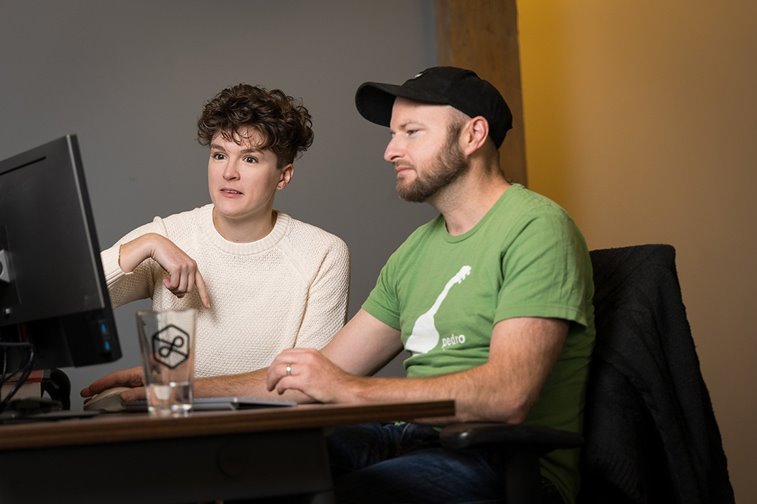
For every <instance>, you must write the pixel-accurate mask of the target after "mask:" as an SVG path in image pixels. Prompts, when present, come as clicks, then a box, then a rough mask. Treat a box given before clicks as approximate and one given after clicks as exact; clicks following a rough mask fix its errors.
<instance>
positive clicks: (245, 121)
mask: <svg viewBox="0 0 757 504" xmlns="http://www.w3.org/2000/svg"><path fill="white" fill-rule="evenodd" d="M311 125H312V122H311V118H310V114H309V113H308V111H307V109H306V108H305V107H304V106H302V104H301V103H299V102H298V101H296V100H294V99H293V98H292V97H290V96H287V95H286V94H284V93H283V92H282V91H280V90H270V91H269V90H266V89H263V88H261V87H256V86H251V85H247V84H239V85H236V86H233V87H231V88H228V89H224V90H223V91H221V92H220V93H219V94H218V95H216V96H215V97H214V98H213V99H212V100H210V101H209V102H208V103H207V104H206V105H205V107H204V109H203V112H202V117H201V118H200V119H199V121H198V140H199V142H200V143H201V144H203V145H208V146H209V149H210V156H209V160H208V188H209V191H210V199H211V201H212V203H211V204H208V205H205V206H202V207H200V208H195V209H194V210H190V211H187V212H183V213H179V214H175V215H171V216H169V217H165V218H160V217H156V218H155V219H154V220H153V221H152V222H151V223H149V224H146V225H144V226H142V227H139V228H137V229H135V230H134V231H132V232H131V233H129V234H127V235H126V236H124V237H123V238H122V239H121V240H119V241H118V242H117V243H116V244H115V245H113V246H112V247H111V248H109V249H107V250H104V251H103V252H102V262H103V268H104V270H105V276H106V280H107V284H108V289H109V292H110V295H111V300H112V303H113V305H114V306H119V305H122V304H125V303H128V302H130V301H134V300H137V299H144V298H152V305H153V309H155V310H181V309H185V308H198V318H197V331H196V332H197V340H196V348H195V366H196V370H195V375H196V376H198V377H202V376H217V375H221V374H231V373H241V372H246V371H251V370H255V369H259V368H262V367H265V366H267V365H268V364H269V363H270V362H271V360H272V359H273V358H274V357H275V356H276V354H278V353H279V352H280V351H281V350H282V349H284V348H293V347H313V348H321V347H323V346H324V345H325V344H326V343H327V342H328V341H329V340H330V339H331V338H332V336H333V335H334V334H335V333H336V332H337V330H339V328H340V327H341V326H342V325H343V324H344V321H345V317H346V310H347V294H348V287H349V253H348V250H347V246H346V245H345V243H344V242H343V241H342V240H341V239H339V238H338V237H336V236H334V235H332V234H329V233H327V232H326V231H323V230H322V229H319V228H317V227H315V226H311V225H309V224H305V223H304V222H301V221H298V220H296V219H294V218H292V217H290V216H289V215H287V214H284V213H282V212H279V211H276V210H274V199H275V195H276V193H277V192H278V191H280V190H282V189H284V188H285V187H286V186H287V185H288V184H289V183H290V182H291V180H292V175H293V173H294V165H293V163H294V159H295V157H296V156H297V155H298V154H300V153H301V152H303V151H305V150H307V148H308V147H310V145H311V144H312V141H313V131H312V129H311ZM85 391H86V389H85ZM85 391H82V393H83V395H86V394H85Z"/></svg>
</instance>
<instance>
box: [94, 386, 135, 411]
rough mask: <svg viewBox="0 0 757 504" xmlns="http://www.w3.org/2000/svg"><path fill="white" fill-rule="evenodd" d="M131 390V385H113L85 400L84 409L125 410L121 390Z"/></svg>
mask: <svg viewBox="0 0 757 504" xmlns="http://www.w3.org/2000/svg"><path fill="white" fill-rule="evenodd" d="M126 390H129V387H113V388H109V389H105V390H103V391H102V392H100V393H99V394H95V395H93V396H92V397H90V398H89V399H87V400H86V401H84V410H85V411H89V410H97V411H110V412H114V411H123V409H124V406H123V404H122V403H121V392H124V391H126Z"/></svg>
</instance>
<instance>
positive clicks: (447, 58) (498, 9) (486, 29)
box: [435, 0, 528, 184]
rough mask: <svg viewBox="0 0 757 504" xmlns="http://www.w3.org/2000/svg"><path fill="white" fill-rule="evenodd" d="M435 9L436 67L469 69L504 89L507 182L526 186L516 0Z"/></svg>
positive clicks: (441, 1)
mask: <svg viewBox="0 0 757 504" xmlns="http://www.w3.org/2000/svg"><path fill="white" fill-rule="evenodd" d="M435 8H436V13H435V17H436V48H437V62H438V64H439V65H450V66H457V67H463V68H470V69H471V70H473V71H475V72H476V73H477V74H478V75H479V76H481V77H482V78H484V79H486V80H488V81H489V82H491V83H492V84H494V86H496V87H497V89H499V90H500V92H501V93H502V95H503V96H504V97H505V101H507V104H508V105H509V106H510V109H511V110H512V113H513V129H512V130H510V131H509V132H508V134H507V137H506V138H505V141H504V143H503V144H502V147H500V167H501V168H502V171H503V172H504V173H505V176H506V177H507V178H508V179H509V180H511V181H513V182H520V183H522V184H526V183H527V182H528V178H527V174H526V148H525V134H524V128H523V96H522V90H521V80H520V55H519V49H518V16H517V9H516V6H515V0H436V5H435Z"/></svg>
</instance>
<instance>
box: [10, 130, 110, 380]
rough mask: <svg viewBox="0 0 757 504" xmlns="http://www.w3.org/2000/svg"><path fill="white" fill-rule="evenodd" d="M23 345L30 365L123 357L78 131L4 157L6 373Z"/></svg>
mask: <svg viewBox="0 0 757 504" xmlns="http://www.w3.org/2000/svg"><path fill="white" fill-rule="evenodd" d="M19 343H20V344H19ZM14 344H15V345H18V351H15V352H14V351H13V350H14V346H13V345H14ZM22 346H23V347H24V350H25V351H27V352H28V350H29V349H33V354H34V359H33V362H32V363H31V366H32V367H33V369H53V368H58V367H78V366H87V365H92V364H100V363H107V362H111V361H114V360H117V359H119V358H120V357H121V347H120V345H119V342H118V336H117V334H116V325H115V321H114V319H113V312H112V309H111V305H110V297H109V295H108V289H107V286H106V284H105V278H104V275H103V270H102V264H101V261H100V247H99V244H98V241H97V235H96V233H95V225H94V220H93V218H92V210H91V208H90V202H89V196H88V193H87V187H86V184H85V180H84V171H83V170H82V163H81V156H80V153H79V145H78V141H77V138H76V135H67V136H65V137H62V138H59V139H57V140H54V141H52V142H49V143H46V144H44V145H40V146H39V147H36V148H33V149H31V150H28V151H26V152H23V153H21V154H18V155H16V156H13V157H11V158H9V159H6V160H4V161H0V361H2V362H1V363H0V364H2V366H3V373H6V372H8V371H12V370H13V369H12V368H13V367H16V368H19V367H20V366H21V365H22V364H23V362H24V360H25V359H26V357H27V356H25V355H23V353H24V352H23V351H22V350H21V348H20V347H22ZM27 364H29V363H27Z"/></svg>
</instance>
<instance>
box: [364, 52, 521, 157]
mask: <svg viewBox="0 0 757 504" xmlns="http://www.w3.org/2000/svg"><path fill="white" fill-rule="evenodd" d="M398 96H399V97H401V98H407V99H408V100H413V101H418V102H424V103H433V104H436V105H450V106H452V107H454V108H456V109H457V110H459V111H461V112H463V113H465V114H467V115H469V116H470V117H476V116H483V117H484V118H485V119H486V120H487V122H488V123H489V136H490V137H491V139H492V140H493V141H494V145H496V146H497V147H498V148H499V146H500V145H502V141H503V140H504V139H505V134H506V133H507V131H508V130H509V129H510V128H512V126H513V115H512V113H511V112H510V107H508V106H507V103H506V102H505V99H504V98H502V95H501V94H500V93H499V91H497V88H495V87H494V86H492V85H491V84H490V83H489V82H488V81H485V80H484V79H482V78H480V77H479V76H478V75H476V73H475V72H473V71H471V70H466V69H464V68H456V67H449V66H441V67H431V68H428V69H426V70H424V71H422V72H420V73H419V74H417V75H416V76H415V77H412V78H410V79H408V80H406V81H405V83H404V84H402V85H401V86H397V85H394V84H383V83H380V82H365V83H363V84H361V85H360V87H359V88H358V89H357V92H356V93H355V105H356V106H357V110H358V112H360V115H362V116H363V117H365V118H366V119H368V120H369V121H371V122H372V123H376V124H380V125H382V126H389V122H390V120H391V118H392V106H393V105H394V99H395V98H396V97H398Z"/></svg>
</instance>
